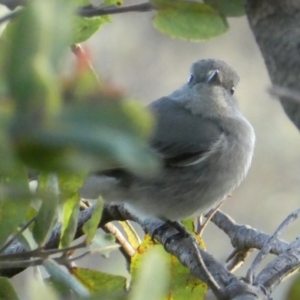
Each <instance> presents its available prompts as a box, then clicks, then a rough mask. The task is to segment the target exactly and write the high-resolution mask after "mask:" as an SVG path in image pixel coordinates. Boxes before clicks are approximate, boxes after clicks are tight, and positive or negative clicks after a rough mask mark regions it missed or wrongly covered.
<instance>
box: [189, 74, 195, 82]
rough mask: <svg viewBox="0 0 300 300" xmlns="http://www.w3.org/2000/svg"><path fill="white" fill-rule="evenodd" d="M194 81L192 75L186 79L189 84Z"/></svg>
mask: <svg viewBox="0 0 300 300" xmlns="http://www.w3.org/2000/svg"><path fill="white" fill-rule="evenodd" d="M193 80H194V75H191V76H190V77H189V79H188V83H191V82H192V81H193Z"/></svg>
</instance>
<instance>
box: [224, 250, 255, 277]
mask: <svg viewBox="0 0 300 300" xmlns="http://www.w3.org/2000/svg"><path fill="white" fill-rule="evenodd" d="M251 251H252V249H234V250H233V252H232V253H231V254H230V255H229V256H228V258H227V259H226V263H227V264H226V268H227V270H229V271H230V272H231V273H233V272H235V271H236V270H237V269H238V268H239V267H241V266H242V265H243V263H244V262H245V260H246V258H247V257H248V256H249V255H250V253H251Z"/></svg>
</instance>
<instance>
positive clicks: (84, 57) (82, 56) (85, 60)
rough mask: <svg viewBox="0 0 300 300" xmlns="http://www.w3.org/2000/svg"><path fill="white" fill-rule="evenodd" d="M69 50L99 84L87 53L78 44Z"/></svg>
mask: <svg viewBox="0 0 300 300" xmlns="http://www.w3.org/2000/svg"><path fill="white" fill-rule="evenodd" d="M71 50H72V52H73V53H74V54H75V56H76V57H77V59H78V61H79V64H81V65H83V66H84V67H87V68H88V69H89V70H90V71H91V72H92V74H93V75H94V78H95V79H96V80H97V82H99V77H98V74H97V72H96V70H95V69H94V67H93V65H92V63H91V61H90V60H89V56H88V53H86V51H85V50H84V49H83V48H82V47H81V45H80V44H74V45H72V46H71ZM84 201H87V200H84Z"/></svg>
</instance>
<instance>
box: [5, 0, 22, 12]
mask: <svg viewBox="0 0 300 300" xmlns="http://www.w3.org/2000/svg"><path fill="white" fill-rule="evenodd" d="M25 3H26V0H0V4H2V5H4V6H6V7H7V8H8V9H10V10H14V9H15V8H17V7H18V6H23V5H24V4H25Z"/></svg>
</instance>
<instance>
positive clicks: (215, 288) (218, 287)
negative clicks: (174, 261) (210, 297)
mask: <svg viewBox="0 0 300 300" xmlns="http://www.w3.org/2000/svg"><path fill="white" fill-rule="evenodd" d="M193 247H194V249H195V250H196V255H197V258H198V261H199V263H200V266H201V267H202V268H203V270H204V272H205V274H206V276H207V278H208V281H210V283H211V284H212V285H213V286H214V290H217V291H219V292H220V293H221V288H220V285H219V284H218V283H217V282H216V280H215V279H214V277H213V276H212V275H211V273H210V272H209V270H208V269H207V267H206V264H205V262H204V260H203V257H202V255H201V253H200V250H199V247H198V245H197V243H196V242H195V241H194V240H193Z"/></svg>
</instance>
